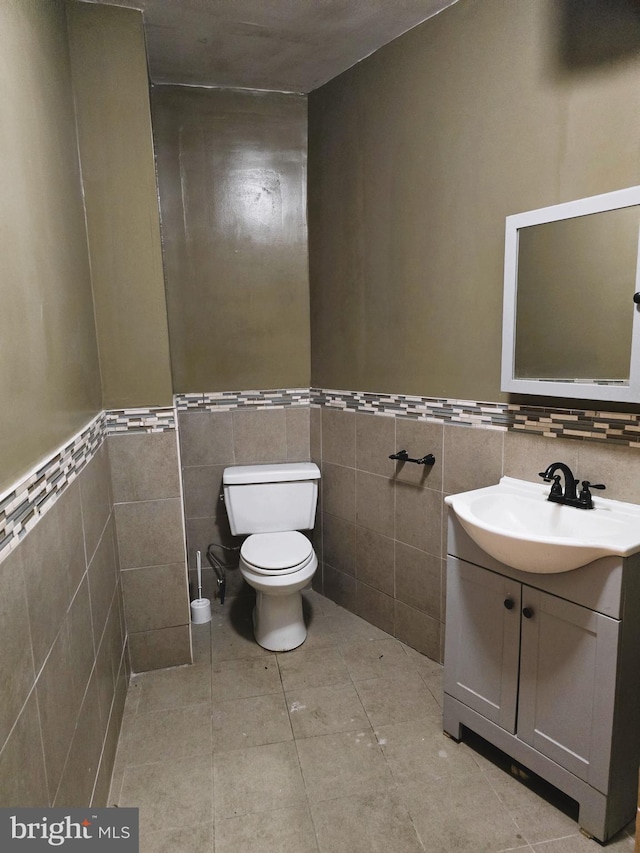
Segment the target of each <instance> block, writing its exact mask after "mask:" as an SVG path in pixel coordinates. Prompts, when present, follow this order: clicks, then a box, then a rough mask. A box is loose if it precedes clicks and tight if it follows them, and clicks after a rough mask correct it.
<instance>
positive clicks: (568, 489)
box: [538, 462, 605, 509]
mask: <svg viewBox="0 0 640 853" xmlns="http://www.w3.org/2000/svg"><path fill="white" fill-rule="evenodd" d="M556 471H561V472H562V474H564V491H563V490H562V486H561V485H560V474H556ZM538 476H539V477H542V479H543V480H544V481H545V483H550V482H551V481H552V480H553V485H552V486H551V491H550V492H549V497H548V499H547V500H550V501H552V502H553V503H557V504H566V505H567V506H575V507H577V508H578V509H593V498H592V496H591V492H590V491H589V489H590V488H591V489H604V488H605V486H603V485H602V483H590V482H589V481H588V480H583V481H582V489H581V491H580V495H579V496H578V494H577V491H576V486H577V485H578V483H579V482H580V481H579V480H576V478H575V477H574V476H573V472H572V471H571V468H569V466H568V465H565V463H564V462H552V463H551V465H549V466H548V468H547V470H546V471H541V472H540V474H539V475H538Z"/></svg>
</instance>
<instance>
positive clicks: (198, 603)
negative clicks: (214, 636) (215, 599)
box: [191, 598, 211, 625]
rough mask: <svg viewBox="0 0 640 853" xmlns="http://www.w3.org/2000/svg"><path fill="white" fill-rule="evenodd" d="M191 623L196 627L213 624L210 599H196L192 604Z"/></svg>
mask: <svg viewBox="0 0 640 853" xmlns="http://www.w3.org/2000/svg"><path fill="white" fill-rule="evenodd" d="M191 621H192V622H193V624H194V625H203V624H204V623H205V622H211V602H210V601H209V599H208V598H195V599H194V600H193V601H192V602H191Z"/></svg>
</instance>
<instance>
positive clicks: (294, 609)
mask: <svg viewBox="0 0 640 853" xmlns="http://www.w3.org/2000/svg"><path fill="white" fill-rule="evenodd" d="M317 567H318V559H317V557H316V555H315V553H314V550H313V548H312V546H311V543H310V542H309V540H308V539H307V537H306V536H303V534H302V533H298V532H297V531H289V532H284V533H283V532H280V533H254V534H253V535H252V536H249V537H248V539H246V540H245V541H244V544H243V545H242V548H241V549H240V572H241V574H242V576H243V578H244V579H245V580H246V582H247V583H248V584H249V586H252V587H253V588H254V589H255V591H256V606H255V609H254V612H253V631H254V636H255V638H256V642H257V643H258V644H259V645H261V646H262V647H263V648H265V649H269V651H272V652H285V651H291V649H295V648H297V647H298V646H300V645H301V644H302V643H303V642H304V641H305V639H306V636H307V628H306V625H305V623H304V615H303V611H302V596H301V594H300V592H301V590H303V589H304V587H305V586H307V585H308V584H309V582H310V581H311V578H312V577H313V575H314V573H315V571H316V569H317Z"/></svg>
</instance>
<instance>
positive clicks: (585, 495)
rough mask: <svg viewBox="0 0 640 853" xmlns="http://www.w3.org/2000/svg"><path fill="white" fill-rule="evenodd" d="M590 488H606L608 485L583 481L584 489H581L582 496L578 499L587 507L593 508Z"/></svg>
mask: <svg viewBox="0 0 640 853" xmlns="http://www.w3.org/2000/svg"><path fill="white" fill-rule="evenodd" d="M590 489H606V486H605V485H603V484H602V483H590V482H589V481H588V480H583V481H582V489H581V490H580V497H579V498H578V501H579V502H580V504H582V505H583V506H584V507H585V508H586V509H593V499H592V497H591V492H590V491H589V490H590Z"/></svg>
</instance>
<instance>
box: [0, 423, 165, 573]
mask: <svg viewBox="0 0 640 853" xmlns="http://www.w3.org/2000/svg"><path fill="white" fill-rule="evenodd" d="M176 421H177V419H176V412H175V409H174V408H173V407H168V406H163V407H153V408H138V409H107V410H106V411H102V412H100V413H99V414H98V415H96V417H95V418H93V420H92V421H90V423H88V424H87V426H86V427H84V428H83V429H82V430H81V431H80V432H79V433H77V434H76V435H75V436H74V437H73V438H71V439H69V441H67V442H66V443H65V444H64V445H63V446H62V447H61V448H60V449H59V450H57V451H56V452H54V453H53V454H52V455H51V456H50V457H49V458H48V459H46V460H44V461H43V462H41V463H40V464H39V465H38V467H37V468H36V469H35V470H34V471H33V472H32V473H31V474H28V475H27V476H26V477H24V478H23V479H22V480H21V481H20V482H19V483H17V484H16V485H15V486H14V487H12V488H10V489H9V490H8V491H7V492H5V493H4V494H3V495H0V560H1V559H3V558H4V557H5V556H6V555H7V554H8V553H9V552H10V551H12V550H13V549H14V548H15V547H16V546H17V545H18V544H19V543H20V542H21V541H22V539H24V537H25V536H26V535H27V533H29V531H30V530H32V529H33V527H34V526H35V525H36V524H37V523H38V521H39V520H40V519H41V518H42V516H43V515H44V514H45V513H46V512H47V510H49V509H50V508H51V507H52V506H53V504H54V503H55V502H56V501H57V499H58V498H59V497H60V495H61V494H62V493H63V492H64V490H65V489H66V488H67V486H69V485H70V484H71V483H72V482H73V481H74V480H75V479H76V477H77V476H78V474H80V472H81V471H82V470H83V468H85V466H86V465H87V464H88V463H89V462H90V461H91V460H92V459H93V457H94V456H95V454H96V453H97V452H98V450H99V449H100V447H101V445H102V443H103V441H104V440H105V438H106V437H107V436H109V435H122V434H130V433H140V432H147V433H151V432H165V431H167V430H175V429H176Z"/></svg>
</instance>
